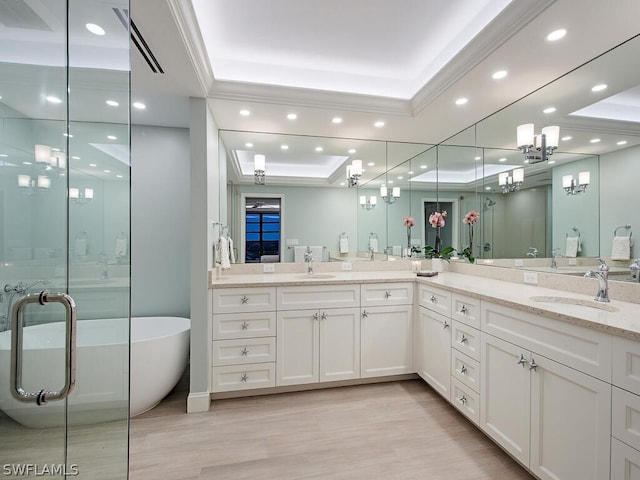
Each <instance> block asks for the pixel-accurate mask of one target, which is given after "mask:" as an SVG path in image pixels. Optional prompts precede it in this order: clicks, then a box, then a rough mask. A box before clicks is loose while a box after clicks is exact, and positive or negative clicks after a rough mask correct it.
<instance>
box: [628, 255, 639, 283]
mask: <svg viewBox="0 0 640 480" xmlns="http://www.w3.org/2000/svg"><path fill="white" fill-rule="evenodd" d="M629 270H631V280H633V281H634V282H640V258H636V259H635V260H634V261H633V263H632V264H631V265H629Z"/></svg>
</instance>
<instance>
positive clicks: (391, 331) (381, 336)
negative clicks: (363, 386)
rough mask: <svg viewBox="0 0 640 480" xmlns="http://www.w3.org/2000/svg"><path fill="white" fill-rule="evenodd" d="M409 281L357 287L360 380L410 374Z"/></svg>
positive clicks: (411, 295)
mask: <svg viewBox="0 0 640 480" xmlns="http://www.w3.org/2000/svg"><path fill="white" fill-rule="evenodd" d="M413 288H414V285H413V282H398V283H373V284H363V285H361V299H362V306H361V309H362V311H361V349H362V350H361V367H360V375H361V377H362V378H370V377H380V376H386V375H398V374H405V373H413V372H414V369H413Z"/></svg>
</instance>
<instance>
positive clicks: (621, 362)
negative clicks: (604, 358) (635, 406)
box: [612, 335, 640, 395]
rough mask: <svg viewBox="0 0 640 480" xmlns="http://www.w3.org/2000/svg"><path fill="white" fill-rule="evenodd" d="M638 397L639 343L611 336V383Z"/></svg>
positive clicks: (639, 389) (639, 371) (639, 384)
mask: <svg viewBox="0 0 640 480" xmlns="http://www.w3.org/2000/svg"><path fill="white" fill-rule="evenodd" d="M612 383H613V384H614V385H616V386H618V387H620V388H624V389H625V390H629V391H630V392H633V393H635V394H637V395H640V342H639V341H637V340H632V339H629V338H623V337H618V336H617V335H613V381H612Z"/></svg>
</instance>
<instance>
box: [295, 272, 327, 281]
mask: <svg viewBox="0 0 640 480" xmlns="http://www.w3.org/2000/svg"><path fill="white" fill-rule="evenodd" d="M335 277H336V276H335V275H330V274H328V273H306V274H304V275H298V277H297V278H304V279H305V280H306V279H309V280H313V279H316V280H326V279H328V278H335Z"/></svg>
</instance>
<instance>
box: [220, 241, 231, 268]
mask: <svg viewBox="0 0 640 480" xmlns="http://www.w3.org/2000/svg"><path fill="white" fill-rule="evenodd" d="M218 251H219V252H220V266H221V267H222V269H223V270H229V269H230V268H231V262H230V259H229V242H228V240H227V239H226V238H224V237H220V238H219V239H218Z"/></svg>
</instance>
